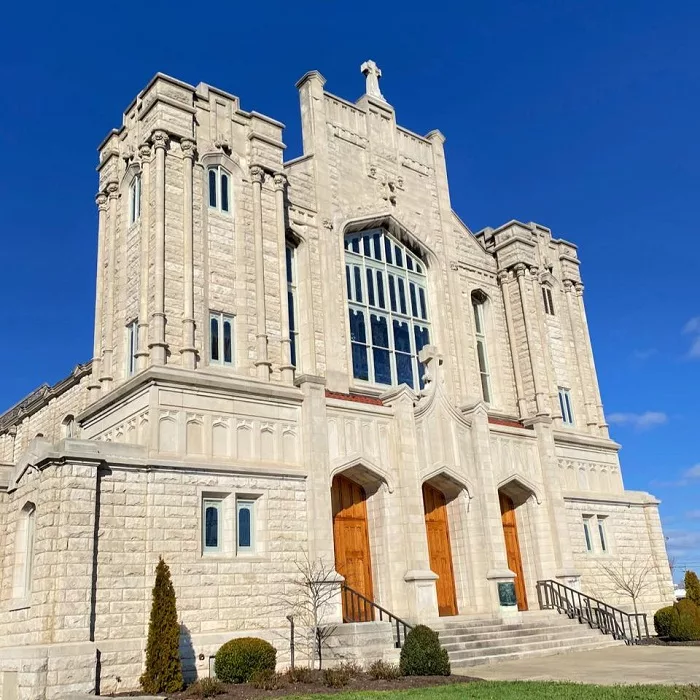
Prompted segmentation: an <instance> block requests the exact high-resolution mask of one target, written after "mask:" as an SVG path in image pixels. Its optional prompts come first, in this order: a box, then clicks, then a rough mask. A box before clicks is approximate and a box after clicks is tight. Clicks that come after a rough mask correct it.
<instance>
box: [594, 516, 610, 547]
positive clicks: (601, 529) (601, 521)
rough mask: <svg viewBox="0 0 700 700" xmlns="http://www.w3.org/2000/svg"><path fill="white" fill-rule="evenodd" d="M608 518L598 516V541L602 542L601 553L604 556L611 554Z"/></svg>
mask: <svg viewBox="0 0 700 700" xmlns="http://www.w3.org/2000/svg"><path fill="white" fill-rule="evenodd" d="M607 519H608V518H607V516H605V515H598V516H596V521H597V523H598V539H599V541H600V551H601V553H602V554H609V553H610V539H609V538H608V528H607V523H606V521H607Z"/></svg>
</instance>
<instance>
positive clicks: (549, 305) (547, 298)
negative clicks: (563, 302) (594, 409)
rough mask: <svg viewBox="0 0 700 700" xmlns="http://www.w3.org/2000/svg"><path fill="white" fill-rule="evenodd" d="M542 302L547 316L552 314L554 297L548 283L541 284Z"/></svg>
mask: <svg viewBox="0 0 700 700" xmlns="http://www.w3.org/2000/svg"><path fill="white" fill-rule="evenodd" d="M542 302H543V303H544V312H545V313H546V314H547V315H549V316H554V297H553V295H552V288H551V287H550V286H549V285H548V284H543V285H542Z"/></svg>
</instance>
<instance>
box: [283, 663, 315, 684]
mask: <svg viewBox="0 0 700 700" xmlns="http://www.w3.org/2000/svg"><path fill="white" fill-rule="evenodd" d="M287 680H288V681H289V682H290V683H313V682H314V673H313V671H312V670H311V669H310V668H309V667H308V666H297V667H296V668H288V669H287Z"/></svg>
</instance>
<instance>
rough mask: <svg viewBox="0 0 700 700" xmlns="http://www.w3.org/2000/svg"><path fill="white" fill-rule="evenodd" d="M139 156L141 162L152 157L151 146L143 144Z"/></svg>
mask: <svg viewBox="0 0 700 700" xmlns="http://www.w3.org/2000/svg"><path fill="white" fill-rule="evenodd" d="M139 156H140V157H141V160H148V159H149V158H150V157H151V146H150V145H149V144H147V143H142V144H141V145H140V146H139Z"/></svg>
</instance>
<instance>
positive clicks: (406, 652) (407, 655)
mask: <svg viewBox="0 0 700 700" xmlns="http://www.w3.org/2000/svg"><path fill="white" fill-rule="evenodd" d="M400 669H401V674H402V675H404V676H449V675H450V659H449V657H448V656H447V650H446V649H444V648H443V647H442V646H441V644H440V640H439V638H438V635H437V632H434V631H433V630H431V629H430V627H426V626H425V625H418V626H416V627H414V628H413V629H412V630H411V631H410V632H409V633H408V634H407V635H406V642H405V643H404V645H403V649H401V663H400Z"/></svg>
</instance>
